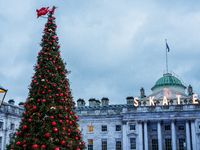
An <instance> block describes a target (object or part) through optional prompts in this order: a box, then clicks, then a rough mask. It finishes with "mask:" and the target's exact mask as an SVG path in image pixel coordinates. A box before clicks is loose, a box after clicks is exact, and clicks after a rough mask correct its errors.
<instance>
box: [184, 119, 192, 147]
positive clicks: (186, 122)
mask: <svg viewBox="0 0 200 150" xmlns="http://www.w3.org/2000/svg"><path fill="white" fill-rule="evenodd" d="M185 127H186V128H185V129H186V145H187V150H191V144H190V126H189V120H188V119H186V120H185Z"/></svg>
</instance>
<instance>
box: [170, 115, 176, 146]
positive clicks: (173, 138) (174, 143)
mask: <svg viewBox="0 0 200 150" xmlns="http://www.w3.org/2000/svg"><path fill="white" fill-rule="evenodd" d="M171 128H172V130H171V131H172V150H176V128H175V119H172V120H171Z"/></svg>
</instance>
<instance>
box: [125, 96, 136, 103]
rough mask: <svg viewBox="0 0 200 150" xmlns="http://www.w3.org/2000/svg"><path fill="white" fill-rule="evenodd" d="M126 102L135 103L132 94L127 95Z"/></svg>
mask: <svg viewBox="0 0 200 150" xmlns="http://www.w3.org/2000/svg"><path fill="white" fill-rule="evenodd" d="M126 102H127V104H133V103H134V98H133V97H132V96H130V97H127V98H126Z"/></svg>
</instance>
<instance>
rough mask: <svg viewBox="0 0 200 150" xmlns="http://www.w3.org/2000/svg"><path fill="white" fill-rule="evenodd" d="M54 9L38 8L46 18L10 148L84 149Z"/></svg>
mask: <svg viewBox="0 0 200 150" xmlns="http://www.w3.org/2000/svg"><path fill="white" fill-rule="evenodd" d="M54 10H55V7H53V9H52V10H49V9H48V7H47V8H44V7H43V8H41V9H40V10H37V14H38V17H40V16H41V15H46V14H48V20H47V23H46V24H45V29H44V35H43V36H42V37H43V38H42V42H41V47H42V49H41V50H40V52H39V53H38V56H37V58H38V59H37V64H36V66H35V67H34V69H35V74H34V76H33V77H32V82H31V84H30V87H29V95H28V98H27V100H26V103H25V104H24V108H25V112H24V113H23V114H22V119H21V120H22V121H21V123H20V126H19V129H18V131H17V133H16V135H15V136H14V141H13V142H12V143H10V145H8V147H7V149H9V150H33V149H36V150H44V149H47V150H66V149H68V150H82V149H85V144H84V143H83V141H82V137H81V133H80V131H79V130H78V123H77V121H78V120H77V119H78V117H77V116H76V114H75V106H74V105H75V103H74V102H73V100H72V94H71V91H70V87H69V81H68V79H67V78H66V75H67V73H68V71H67V70H66V69H65V63H63V60H62V59H61V56H60V50H59V49H60V45H59V44H58V37H57V34H56V28H57V26H56V24H55V17H53V14H54Z"/></svg>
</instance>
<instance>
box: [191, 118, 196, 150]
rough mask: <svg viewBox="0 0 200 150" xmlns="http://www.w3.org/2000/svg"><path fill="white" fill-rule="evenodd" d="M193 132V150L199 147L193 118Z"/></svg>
mask: <svg viewBox="0 0 200 150" xmlns="http://www.w3.org/2000/svg"><path fill="white" fill-rule="evenodd" d="M191 132H192V148H193V150H195V149H197V145H196V130H195V119H191Z"/></svg>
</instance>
